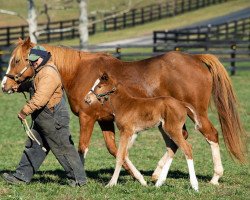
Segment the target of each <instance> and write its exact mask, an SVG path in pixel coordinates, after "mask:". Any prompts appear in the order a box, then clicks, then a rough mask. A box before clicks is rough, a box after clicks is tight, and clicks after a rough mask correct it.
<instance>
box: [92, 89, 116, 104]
mask: <svg viewBox="0 0 250 200" xmlns="http://www.w3.org/2000/svg"><path fill="white" fill-rule="evenodd" d="M115 91H116V87H113V89H112V90H109V91H107V92H104V93H100V94H97V93H95V91H94V90H90V92H92V93H93V94H94V95H95V96H96V98H97V99H98V101H101V103H102V104H103V102H104V101H107V100H108V99H109V95H110V94H112V93H114V92H115Z"/></svg>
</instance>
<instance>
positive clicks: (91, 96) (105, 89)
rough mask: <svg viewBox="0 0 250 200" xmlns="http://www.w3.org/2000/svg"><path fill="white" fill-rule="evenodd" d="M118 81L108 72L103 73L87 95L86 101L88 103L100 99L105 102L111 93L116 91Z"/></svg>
mask: <svg viewBox="0 0 250 200" xmlns="http://www.w3.org/2000/svg"><path fill="white" fill-rule="evenodd" d="M116 85H117V82H116V81H115V79H113V78H112V77H110V76H109V75H108V74H107V73H106V72H104V73H102V75H101V76H100V78H99V79H97V80H96V82H95V84H94V86H93V87H92V89H91V90H90V92H89V93H88V94H87V95H86V97H85V102H86V103H88V104H92V103H95V102H97V101H99V102H100V103H101V104H104V102H105V101H107V100H108V98H109V95H111V94H113V93H114V92H115V91H116Z"/></svg>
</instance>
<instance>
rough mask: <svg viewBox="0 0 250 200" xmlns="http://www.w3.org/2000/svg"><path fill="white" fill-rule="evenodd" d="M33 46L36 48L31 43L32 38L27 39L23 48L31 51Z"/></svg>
mask: <svg viewBox="0 0 250 200" xmlns="http://www.w3.org/2000/svg"><path fill="white" fill-rule="evenodd" d="M33 46H34V44H33V43H32V42H31V41H30V37H27V38H26V40H25V41H24V42H23V45H22V47H24V48H26V49H30V48H31V47H33Z"/></svg>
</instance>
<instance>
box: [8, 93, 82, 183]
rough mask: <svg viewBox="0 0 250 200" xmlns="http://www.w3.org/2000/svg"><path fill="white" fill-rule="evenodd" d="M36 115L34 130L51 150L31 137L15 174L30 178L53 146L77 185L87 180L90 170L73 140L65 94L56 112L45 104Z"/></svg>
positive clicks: (57, 156)
mask: <svg viewBox="0 0 250 200" xmlns="http://www.w3.org/2000/svg"><path fill="white" fill-rule="evenodd" d="M32 119H33V121H34V126H33V128H32V132H33V133H34V135H35V137H36V138H37V139H38V140H39V141H40V143H41V144H42V145H43V146H44V147H45V148H46V149H47V152H46V153H45V152H44V151H43V150H42V148H41V147H40V146H39V145H38V144H37V143H36V142H35V141H32V140H30V139H28V140H27V142H26V145H25V150H24V152H23V155H22V158H21V161H20V163H19V165H18V167H17V169H16V172H15V173H14V174H13V175H14V176H15V177H16V178H18V179H21V180H23V181H25V182H30V181H31V179H32V177H33V175H34V173H35V172H36V171H37V170H38V168H39V167H40V166H41V164H42V162H43V161H44V159H45V157H46V155H47V154H48V152H49V151H50V150H51V151H52V153H53V154H54V155H55V157H56V158H57V160H58V161H59V162H60V164H61V165H62V166H63V168H64V170H65V171H66V173H67V177H68V178H70V179H72V180H74V181H75V182H76V185H83V184H85V183H86V174H85V171H84V167H83V163H82V162H81V160H80V157H79V154H78V153H77V151H76V149H75V147H74V143H73V141H72V140H71V135H70V131H69V113H68V109H67V105H66V102H65V100H64V98H63V97H62V99H61V101H60V103H59V104H57V105H56V106H55V107H54V111H53V112H52V111H51V110H50V109H48V108H47V107H44V108H43V109H41V110H38V111H36V112H35V113H33V114H32Z"/></svg>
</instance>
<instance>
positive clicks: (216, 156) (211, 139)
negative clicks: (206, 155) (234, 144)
mask: <svg viewBox="0 0 250 200" xmlns="http://www.w3.org/2000/svg"><path fill="white" fill-rule="evenodd" d="M200 121H201V124H202V127H201V128H200V129H199V131H200V132H201V133H202V134H203V135H204V137H205V138H206V140H207V141H208V143H209V144H210V147H211V151H212V157H213V163H214V175H213V178H212V179H211V181H210V183H212V184H214V185H218V184H219V182H218V181H219V179H220V177H221V176H222V175H223V166H222V162H221V156H220V147H219V140H218V132H217V130H216V129H215V128H214V126H213V125H212V123H211V122H210V121H209V119H208V117H207V115H204V116H200Z"/></svg>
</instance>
